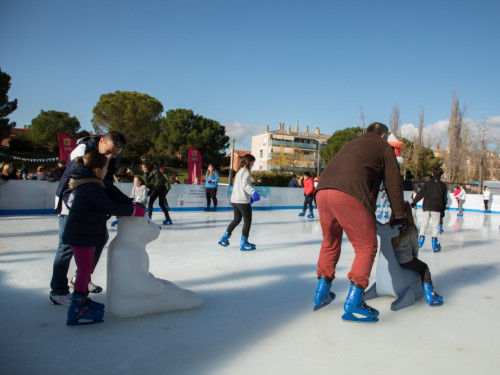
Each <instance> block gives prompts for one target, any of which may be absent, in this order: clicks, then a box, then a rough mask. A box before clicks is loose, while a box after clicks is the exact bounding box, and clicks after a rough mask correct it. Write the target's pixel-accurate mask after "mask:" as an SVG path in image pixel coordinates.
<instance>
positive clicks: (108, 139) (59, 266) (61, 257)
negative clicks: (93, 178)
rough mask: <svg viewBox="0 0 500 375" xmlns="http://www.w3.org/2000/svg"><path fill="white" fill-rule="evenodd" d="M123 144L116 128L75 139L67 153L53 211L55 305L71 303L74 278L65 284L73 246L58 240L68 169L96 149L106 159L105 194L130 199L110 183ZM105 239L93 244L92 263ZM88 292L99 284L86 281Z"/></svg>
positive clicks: (65, 212) (52, 297)
mask: <svg viewBox="0 0 500 375" xmlns="http://www.w3.org/2000/svg"><path fill="white" fill-rule="evenodd" d="M126 145H127V140H126V139H125V137H124V136H123V134H121V133H120V132H117V131H111V132H109V133H107V134H105V135H104V136H90V137H84V138H81V139H79V140H78V141H77V142H76V147H75V149H74V150H73V151H72V152H71V154H70V158H69V160H68V163H67V166H66V169H65V170H64V173H63V175H62V176H61V180H60V181H59V184H58V186H57V189H56V205H55V209H54V212H55V213H57V214H58V219H59V244H58V247H57V250H56V253H55V256H54V264H53V267H52V278H51V281H50V288H51V291H50V295H49V297H50V300H51V301H52V303H54V304H55V305H64V306H69V304H70V303H71V293H70V292H69V286H71V287H73V286H74V285H73V283H74V277H73V279H71V281H70V282H69V286H68V270H69V265H70V263H71V259H72V258H73V249H72V248H71V246H69V245H68V244H65V243H64V242H63V241H62V234H63V232H64V228H65V226H66V220H67V217H68V213H69V206H70V204H69V202H68V198H69V196H70V195H71V189H70V188H69V186H68V181H69V178H70V176H71V172H72V163H73V160H75V159H76V158H78V157H83V155H85V154H86V153H87V152H89V151H92V150H96V151H97V152H99V154H101V155H104V156H105V157H106V158H107V159H109V162H108V173H107V174H106V176H105V177H104V179H103V182H104V184H105V185H106V190H107V194H108V196H110V197H112V199H113V200H114V201H116V202H120V201H123V202H124V203H126V202H130V199H128V197H127V196H126V195H125V194H123V193H122V192H121V191H120V189H118V188H117V187H116V186H114V185H113V174H114V173H115V172H116V168H117V166H118V164H119V162H120V154H121V152H122V151H123V149H124V148H125V146H126ZM107 241H108V235H107V232H106V236H105V238H104V239H103V242H102V243H101V244H99V245H98V246H95V247H94V261H95V265H97V263H98V262H99V259H100V256H101V253H102V250H103V249H104V246H105V245H106V242H107ZM88 287H89V291H90V292H91V293H101V292H102V287H100V286H99V285H95V284H93V283H92V282H91V283H90V285H89V286H88Z"/></svg>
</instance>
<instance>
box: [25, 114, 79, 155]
mask: <svg viewBox="0 0 500 375" xmlns="http://www.w3.org/2000/svg"><path fill="white" fill-rule="evenodd" d="M79 129H80V121H78V119H77V118H76V117H74V116H73V117H70V115H69V113H67V112H58V111H43V110H42V111H40V114H39V115H38V116H37V117H35V118H34V119H33V120H31V124H30V125H29V130H28V132H27V133H26V136H27V138H28V139H29V140H30V141H31V142H32V143H33V144H34V145H35V147H39V148H40V147H43V148H47V149H49V150H50V151H54V150H55V149H56V148H57V147H58V141H57V133H58V132H63V133H68V134H70V135H72V136H74V135H76V133H77V132H78V130H79Z"/></svg>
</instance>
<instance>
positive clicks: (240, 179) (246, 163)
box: [219, 154, 260, 251]
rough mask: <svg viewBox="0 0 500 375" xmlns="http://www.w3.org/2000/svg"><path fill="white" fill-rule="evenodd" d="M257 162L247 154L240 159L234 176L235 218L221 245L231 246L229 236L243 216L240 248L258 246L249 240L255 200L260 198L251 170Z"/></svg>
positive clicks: (232, 197) (250, 248) (232, 203)
mask: <svg viewBox="0 0 500 375" xmlns="http://www.w3.org/2000/svg"><path fill="white" fill-rule="evenodd" d="M254 163H255V157H254V156H253V155H251V154H246V155H245V156H243V157H242V158H241V159H240V164H239V167H238V171H237V173H236V176H235V178H234V186H233V192H232V194H231V205H232V206H233V212H234V218H233V221H231V223H230V224H229V226H228V227H227V230H226V232H225V233H224V234H223V236H222V237H221V239H220V240H219V245H221V246H224V247H226V246H229V238H230V237H231V234H232V233H233V230H234V229H235V228H236V227H237V226H238V224H239V223H240V222H241V219H242V218H243V229H242V230H241V241H240V250H243V251H246V250H255V249H256V246H255V244H253V243H250V242H248V236H249V235H250V227H251V225H252V206H251V204H252V203H253V202H257V201H259V200H260V196H259V194H258V193H257V192H256V191H255V189H254V188H253V187H252V183H251V177H250V170H251V169H252V167H253V165H254Z"/></svg>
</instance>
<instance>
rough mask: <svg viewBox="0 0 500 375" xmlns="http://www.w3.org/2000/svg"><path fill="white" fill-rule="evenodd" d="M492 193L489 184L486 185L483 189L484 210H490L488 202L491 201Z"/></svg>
mask: <svg viewBox="0 0 500 375" xmlns="http://www.w3.org/2000/svg"><path fill="white" fill-rule="evenodd" d="M490 198H491V193H490V189H488V186H485V187H484V189H483V203H484V212H488V203H489V202H490Z"/></svg>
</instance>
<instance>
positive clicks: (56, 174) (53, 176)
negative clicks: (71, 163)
mask: <svg viewBox="0 0 500 375" xmlns="http://www.w3.org/2000/svg"><path fill="white" fill-rule="evenodd" d="M65 170H66V167H63V168H60V167H59V166H55V167H54V168H52V169H51V170H50V172H49V173H47V178H46V180H47V181H53V182H54V181H59V180H61V177H62V175H63V174H64V171H65Z"/></svg>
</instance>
